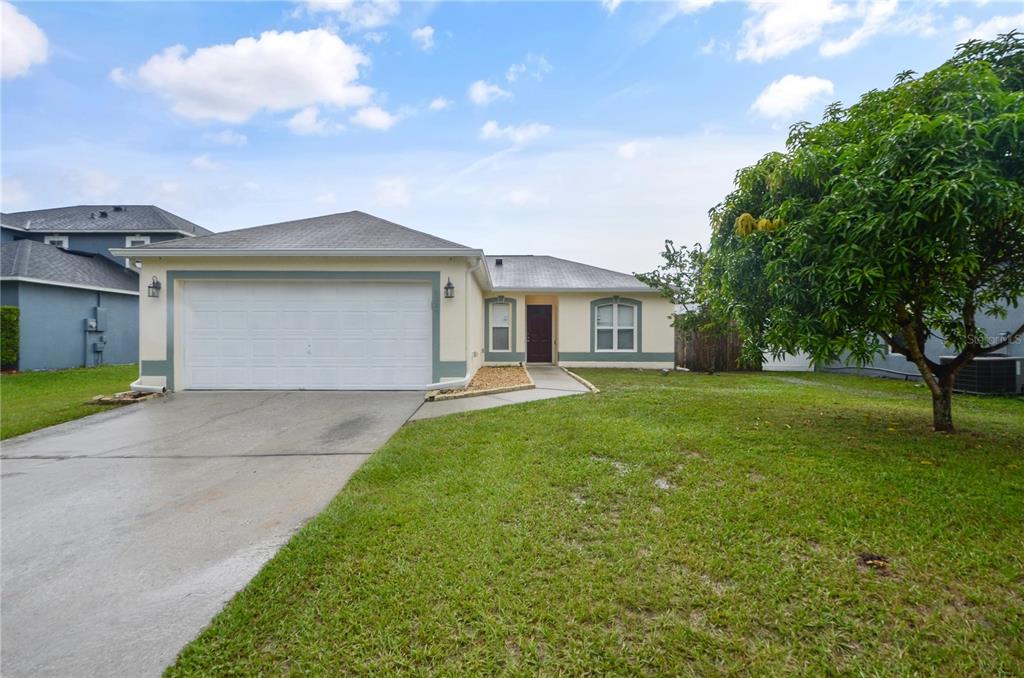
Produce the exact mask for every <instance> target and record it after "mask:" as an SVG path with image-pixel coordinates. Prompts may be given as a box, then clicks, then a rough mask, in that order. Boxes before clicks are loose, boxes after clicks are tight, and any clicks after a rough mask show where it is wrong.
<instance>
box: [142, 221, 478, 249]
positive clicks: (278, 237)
mask: <svg viewBox="0 0 1024 678" xmlns="http://www.w3.org/2000/svg"><path fill="white" fill-rule="evenodd" d="M147 249H155V250H205V249H225V250H321V249H322V250H345V249H357V250H416V249H424V250H427V249H445V250H452V249H464V250H467V251H469V252H473V251H475V250H473V249H471V248H469V247H466V246H465V245H460V244H458V243H455V242H452V241H450V240H444V239H442V238H437V237H435V236H432V235H429V234H427V233H423V232H421V231H414V230H413V229H411V228H407V227H405V226H401V225H399V224H396V223H393V222H390V221H387V220H385V219H380V218H379V217H375V216H372V215H370V214H366V213H365V212H341V213H339V214H327V215H324V216H322V217H311V218H309V219H297V220H295V221H284V222H281V223H278V224H267V225H266V226H253V227H252V228H240V229H238V230H235V231H224V232H222V233H214V234H213V235H207V236H202V237H199V238H182V239H180V240H171V241H167V242H160V243H153V244H152V245H143V246H140V247H133V248H132V250H133V251H135V250H139V251H145V250H147Z"/></svg>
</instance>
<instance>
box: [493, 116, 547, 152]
mask: <svg viewBox="0 0 1024 678" xmlns="http://www.w3.org/2000/svg"><path fill="white" fill-rule="evenodd" d="M550 132H551V127H550V125H542V124H541V123H539V122H531V123H527V124H525V125H509V126H507V127H501V126H500V125H498V123H497V122H495V121H494V120H489V121H488V122H486V123H484V126H483V127H482V128H481V129H480V138H481V139H501V140H504V141H511V142H512V143H513V144H515V145H516V146H522V145H523V144H528V143H530V142H531V141H536V140H537V139H540V138H541V137H544V136H547V135H548V134H549V133H550Z"/></svg>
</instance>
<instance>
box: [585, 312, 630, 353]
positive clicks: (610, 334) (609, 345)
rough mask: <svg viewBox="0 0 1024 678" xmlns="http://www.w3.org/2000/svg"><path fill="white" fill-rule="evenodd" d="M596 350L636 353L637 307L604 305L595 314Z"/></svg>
mask: <svg viewBox="0 0 1024 678" xmlns="http://www.w3.org/2000/svg"><path fill="white" fill-rule="evenodd" d="M594 349H595V350H597V351H636V306H634V305H633V304H627V303H619V302H615V303H611V304H602V305H601V306H598V307H597V310H596V312H595V314H594Z"/></svg>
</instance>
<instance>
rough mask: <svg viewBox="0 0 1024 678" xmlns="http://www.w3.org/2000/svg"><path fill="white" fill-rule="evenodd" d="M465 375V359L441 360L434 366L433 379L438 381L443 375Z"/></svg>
mask: <svg viewBox="0 0 1024 678" xmlns="http://www.w3.org/2000/svg"><path fill="white" fill-rule="evenodd" d="M464 376H466V361H465V360H442V361H441V362H440V363H438V364H437V365H435V366H434V381H435V382H436V381H439V380H441V379H443V378H445V377H464Z"/></svg>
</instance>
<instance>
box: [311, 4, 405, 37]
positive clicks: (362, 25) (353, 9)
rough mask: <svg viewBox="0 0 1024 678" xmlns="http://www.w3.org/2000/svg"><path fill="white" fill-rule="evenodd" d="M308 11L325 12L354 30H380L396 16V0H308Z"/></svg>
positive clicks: (397, 9) (397, 8)
mask: <svg viewBox="0 0 1024 678" xmlns="http://www.w3.org/2000/svg"><path fill="white" fill-rule="evenodd" d="M305 7H306V9H307V10H308V11H310V12H313V13H318V12H326V13H330V14H331V15H332V16H335V17H337V18H338V19H339V20H340V21H343V22H344V23H346V24H348V25H349V26H350V27H351V28H353V29H356V30H368V29H371V28H380V27H381V26H386V25H387V24H389V23H391V21H392V19H394V18H395V17H396V16H398V13H399V12H400V11H401V7H400V6H399V4H398V0H308V1H307V2H306V3H305Z"/></svg>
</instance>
